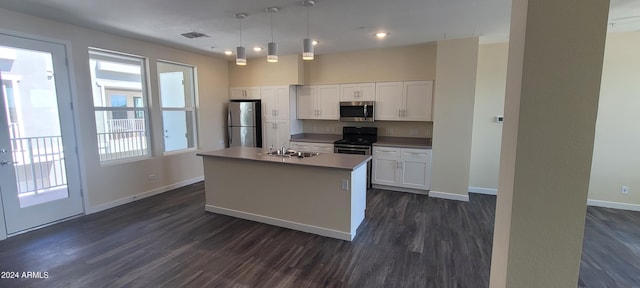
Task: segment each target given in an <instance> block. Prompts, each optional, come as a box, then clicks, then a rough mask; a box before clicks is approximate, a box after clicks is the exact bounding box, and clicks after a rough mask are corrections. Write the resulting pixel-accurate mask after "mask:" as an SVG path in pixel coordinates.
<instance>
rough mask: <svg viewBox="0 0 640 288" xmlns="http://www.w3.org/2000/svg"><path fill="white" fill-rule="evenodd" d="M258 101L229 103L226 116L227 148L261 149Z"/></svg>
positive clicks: (260, 121)
mask: <svg viewBox="0 0 640 288" xmlns="http://www.w3.org/2000/svg"><path fill="white" fill-rule="evenodd" d="M260 107H261V105H260V100H250V101H231V102H229V111H228V114H227V125H228V127H227V133H228V137H229V147H236V146H247V147H262V117H261V116H262V112H261V109H260Z"/></svg>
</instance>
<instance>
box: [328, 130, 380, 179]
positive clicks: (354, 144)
mask: <svg viewBox="0 0 640 288" xmlns="http://www.w3.org/2000/svg"><path fill="white" fill-rule="evenodd" d="M376 140H378V128H376V127H352V126H345V127H343V128H342V139H340V140H338V141H336V142H333V152H334V153H342V154H359V155H371V146H372V144H373V143H375V142H376ZM367 187H371V161H369V163H367Z"/></svg>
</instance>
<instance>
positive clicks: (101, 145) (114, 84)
mask: <svg viewBox="0 0 640 288" xmlns="http://www.w3.org/2000/svg"><path fill="white" fill-rule="evenodd" d="M89 65H90V68H91V81H92V83H91V84H92V87H93V106H94V110H95V115H96V130H97V132H98V135H97V137H98V153H99V155H100V161H101V162H102V163H105V162H109V161H116V160H127V159H132V158H137V157H145V156H149V155H150V149H149V147H150V143H149V141H150V137H149V131H148V130H147V128H146V127H148V119H147V117H146V115H149V113H148V109H147V107H146V106H147V105H145V102H146V101H145V100H146V95H147V92H146V89H145V87H146V85H145V84H144V83H145V80H146V79H145V75H146V72H145V59H144V58H142V57H137V56H130V55H124V54H119V53H115V52H107V51H104V50H97V49H89Z"/></svg>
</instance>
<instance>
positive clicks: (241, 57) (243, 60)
mask: <svg viewBox="0 0 640 288" xmlns="http://www.w3.org/2000/svg"><path fill="white" fill-rule="evenodd" d="M236 49H237V51H236V65H241V66H244V65H247V51H245V49H244V47H242V46H238V48H236Z"/></svg>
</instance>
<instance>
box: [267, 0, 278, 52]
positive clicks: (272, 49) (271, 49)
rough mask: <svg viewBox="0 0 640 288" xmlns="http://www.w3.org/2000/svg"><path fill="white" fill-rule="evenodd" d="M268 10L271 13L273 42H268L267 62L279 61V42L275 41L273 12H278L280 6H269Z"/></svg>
mask: <svg viewBox="0 0 640 288" xmlns="http://www.w3.org/2000/svg"><path fill="white" fill-rule="evenodd" d="M267 12H269V14H271V42H269V43H268V44H267V62H269V63H276V62H278V43H276V42H274V41H273V14H274V13H278V7H269V8H267Z"/></svg>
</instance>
